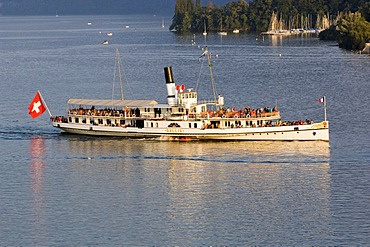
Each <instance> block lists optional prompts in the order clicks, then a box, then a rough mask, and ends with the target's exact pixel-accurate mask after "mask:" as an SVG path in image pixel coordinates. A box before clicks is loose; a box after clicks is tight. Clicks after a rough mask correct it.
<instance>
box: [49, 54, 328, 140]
mask: <svg viewBox="0 0 370 247" xmlns="http://www.w3.org/2000/svg"><path fill="white" fill-rule="evenodd" d="M203 54H204V55H203V56H202V58H203V59H207V61H208V65H209V69H210V75H211V82H212V89H213V90H212V91H213V99H212V100H198V93H197V92H196V91H193V89H188V90H185V85H183V84H182V85H181V86H180V85H177V86H176V84H175V81H174V77H173V74H172V68H171V67H166V68H164V72H165V81H166V87H167V103H158V102H157V101H156V100H126V99H124V94H123V88H122V79H121V76H120V74H119V78H120V86H121V95H122V98H121V99H120V100H112V99H106V100H101V99H69V100H68V106H69V107H68V111H67V114H66V115H65V116H56V117H53V116H52V117H51V121H52V124H53V126H54V127H56V128H58V129H60V130H61V131H62V132H65V133H71V134H82V135H94V136H116V137H129V138H157V139H159V140H199V141H201V140H218V141H219V140H222V141H329V122H328V121H327V120H326V112H325V120H324V121H322V122H319V123H314V122H313V121H311V120H304V121H302V120H298V121H282V120H281V116H280V111H279V110H278V109H277V107H265V108H255V109H253V108H250V107H244V108H243V109H236V108H234V107H233V108H231V109H230V108H227V107H226V106H225V104H224V98H223V97H222V96H221V95H219V96H216V95H217V94H216V92H215V87H214V79H213V76H212V75H213V73H212V66H211V55H210V54H211V53H210V52H208V50H206V51H205V52H204V53H203ZM117 61H118V62H117V64H118V66H119V68H120V60H119V53H118V50H117ZM118 71H119V73H120V71H121V70H120V69H118ZM324 99H325V98H324ZM244 105H246V104H244ZM324 109H326V105H325V107H324Z"/></svg>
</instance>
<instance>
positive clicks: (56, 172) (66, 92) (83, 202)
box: [0, 16, 370, 246]
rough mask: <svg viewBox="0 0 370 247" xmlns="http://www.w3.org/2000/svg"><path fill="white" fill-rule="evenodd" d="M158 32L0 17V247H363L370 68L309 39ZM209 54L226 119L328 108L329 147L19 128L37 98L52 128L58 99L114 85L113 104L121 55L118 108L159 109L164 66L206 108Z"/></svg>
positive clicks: (43, 120)
mask: <svg viewBox="0 0 370 247" xmlns="http://www.w3.org/2000/svg"><path fill="white" fill-rule="evenodd" d="M88 22H91V23H92V25H87V23H88ZM169 22H170V18H165V23H166V28H165V29H162V28H161V23H162V17H156V16H108V17H107V16H104V17H103V16H86V17H85V16H84V17H81V16H78V17H63V16H60V17H58V18H55V17H0V61H1V66H0V84H1V92H2V93H1V98H0V104H1V109H2V110H1V114H0V145H1V149H0V155H1V157H2V158H1V161H2V162H1V173H0V211H1V214H0V229H1V231H0V242H1V244H2V245H11V246H14V245H16V246H29V245H52V246H71V245H72V246H77V245H95V244H100V245H129V246H131V245H144V246H149V245H150V246H154V245H156V246H173V245H179V246H201V245H204V246H211V245H212V246H215V245H228V246H230V245H231V246H243V245H244V246H245V245H270V246H271V245H295V246H297V245H298V246H302V245H305V246H314V245H315V246H317V245H368V244H369V243H370V237H369V236H370V210H369V207H368V205H369V204H370V193H369V189H370V188H369V184H368V181H369V180H370V166H369V164H370V154H369V151H370V144H369V141H368V138H369V134H368V131H367V129H368V125H369V122H370V121H369V115H370V110H369V109H370V108H369V105H370V100H369V94H370V90H369V89H370V85H369V84H370V80H369V75H370V57H368V56H365V55H356V54H353V53H351V52H346V51H343V50H340V49H339V48H338V47H336V46H334V45H333V43H326V42H321V41H319V40H318V39H317V38H315V37H277V38H275V37H274V38H272V37H265V38H263V37H261V36H258V35H251V34H249V35H245V34H239V35H231V34H229V35H228V36H224V37H220V36H217V35H216V34H210V35H208V36H207V37H206V38H205V37H203V36H202V35H198V36H196V37H195V39H194V37H193V36H192V35H188V36H186V35H183V36H179V35H176V34H174V33H172V32H168V31H167V29H168V24H169ZM127 25H128V26H129V28H125V26H127ZM107 32H113V36H111V37H108V36H107V35H106V33H107ZM106 39H107V40H109V42H110V44H109V45H107V46H104V45H102V42H103V41H104V40H106ZM192 40H193V41H195V45H192ZM205 45H208V46H209V48H210V49H211V51H212V53H213V70H214V74H215V79H216V85H217V92H218V93H221V94H222V95H224V96H225V101H226V102H225V103H226V105H228V106H230V107H233V106H236V107H238V108H240V107H243V106H245V105H246V104H247V105H249V106H252V107H261V106H262V107H264V106H275V105H276V104H277V106H278V107H279V109H280V110H281V112H282V115H283V118H284V119H286V120H298V119H306V118H309V119H313V120H315V121H321V120H323V118H324V111H323V106H322V104H320V103H318V102H317V100H318V99H319V98H321V97H322V96H324V95H326V97H327V100H328V117H329V121H330V127H331V130H330V143H325V142H287V143H286V142H225V143H224V142H221V143H220V142H205V143H202V142H164V141H157V140H154V141H153V140H127V139H119V138H117V139H116V138H113V139H110V138H97V137H94V138H92V137H84V136H70V135H61V134H60V133H59V132H58V130H57V129H53V128H52V127H51V125H50V123H49V121H48V114H47V113H45V114H44V115H43V116H42V117H40V118H38V119H35V120H32V119H31V118H30V117H29V116H28V114H27V107H28V105H29V103H30V101H31V99H32V98H33V96H34V94H35V92H36V90H38V89H39V90H40V91H41V93H42V95H43V97H44V99H45V101H46V103H47V104H48V107H49V108H50V110H51V112H52V114H54V115H60V114H63V113H64V112H65V109H66V101H67V99H68V98H108V99H109V98H112V84H113V82H114V85H115V87H114V92H115V95H114V96H115V97H119V88H118V82H117V81H118V80H115V79H114V65H115V49H116V48H119V50H120V52H121V59H122V65H123V69H124V84H125V96H126V98H127V99H155V100H157V101H159V102H166V88H165V81H164V76H163V67H166V66H172V67H173V70H174V78H175V81H176V83H178V84H182V83H184V84H185V85H186V87H187V88H195V87H198V88H199V94H200V95H201V96H200V97H201V98H210V97H211V96H212V94H211V91H210V90H211V87H210V79H209V74H207V72H206V70H205V69H204V68H205V67H206V65H205V64H203V65H202V62H201V61H200V60H199V56H200V54H201V53H202V50H201V47H204V46H205ZM198 46H200V47H198ZM202 66H203V69H202V70H201V67H202ZM200 71H202V73H201V74H200V73H199V72H200ZM198 79H199V81H198ZM197 81H198V83H197Z"/></svg>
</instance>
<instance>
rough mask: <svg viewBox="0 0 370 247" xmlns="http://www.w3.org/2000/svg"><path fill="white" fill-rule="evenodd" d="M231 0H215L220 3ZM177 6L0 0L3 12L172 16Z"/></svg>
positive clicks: (147, 0)
mask: <svg viewBox="0 0 370 247" xmlns="http://www.w3.org/2000/svg"><path fill="white" fill-rule="evenodd" d="M202 1H204V3H207V2H208V0H202ZM229 1H230V0H214V2H215V3H216V4H219V5H224V4H225V3H227V2H229ZM174 8H175V0H0V14H1V15H55V14H56V13H58V14H60V15H93V14H99V15H104V14H116V15H122V14H162V15H172V14H173V10H174Z"/></svg>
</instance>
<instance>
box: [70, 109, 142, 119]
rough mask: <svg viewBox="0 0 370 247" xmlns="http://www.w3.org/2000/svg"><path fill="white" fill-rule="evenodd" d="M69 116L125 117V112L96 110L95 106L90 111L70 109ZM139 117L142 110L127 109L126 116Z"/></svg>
mask: <svg viewBox="0 0 370 247" xmlns="http://www.w3.org/2000/svg"><path fill="white" fill-rule="evenodd" d="M68 114H72V115H87V116H109V117H122V116H124V115H125V111H124V110H117V109H110V108H106V109H96V108H95V107H94V106H92V107H91V108H90V109H85V108H82V107H80V108H76V109H69V110H68ZM135 115H137V116H139V115H140V110H139V109H138V108H136V109H131V110H128V109H126V116H127V117H130V116H135Z"/></svg>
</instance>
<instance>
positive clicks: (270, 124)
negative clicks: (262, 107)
mask: <svg viewBox="0 0 370 247" xmlns="http://www.w3.org/2000/svg"><path fill="white" fill-rule="evenodd" d="M313 123H314V122H313V120H309V119H306V120H304V121H303V120H298V121H281V120H277V121H276V122H272V121H265V122H264V123H261V124H259V125H258V126H257V125H256V124H255V123H252V124H251V125H247V126H246V127H252V128H256V127H277V126H293V125H306V124H313ZM229 126H230V128H244V127H245V126H244V125H243V124H242V121H240V120H237V121H235V124H234V123H231V124H230V125H229ZM219 127H220V125H219V123H218V124H216V125H215V124H204V125H203V126H202V128H203V129H214V128H216V129H217V128H219Z"/></svg>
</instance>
